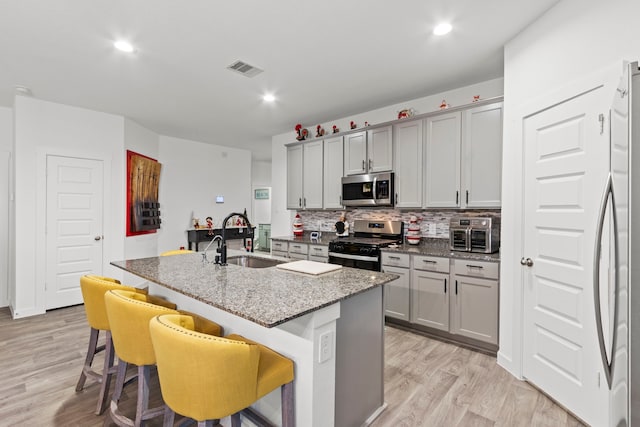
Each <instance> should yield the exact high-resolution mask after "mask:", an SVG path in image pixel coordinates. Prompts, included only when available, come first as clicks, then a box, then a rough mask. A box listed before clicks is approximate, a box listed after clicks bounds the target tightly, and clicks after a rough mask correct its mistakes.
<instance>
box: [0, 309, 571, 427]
mask: <svg viewBox="0 0 640 427" xmlns="http://www.w3.org/2000/svg"><path fill="white" fill-rule="evenodd" d="M385 334H386V335H385V340H386V341H385V349H386V350H385V351H386V355H385V356H386V367H385V399H386V402H387V403H388V408H387V409H386V410H385V411H384V412H383V413H382V414H381V415H380V417H379V418H378V419H377V420H376V421H375V422H374V424H373V427H388V426H389V427H390V426H393V427H400V426H407V427H412V426H474V427H475V426H553V427H557V426H580V425H582V424H581V423H580V422H579V421H577V420H576V419H575V418H573V417H572V416H571V415H569V414H568V413H567V412H565V411H564V410H562V409H561V408H560V407H558V406H557V405H555V404H554V403H553V402H552V401H551V400H549V399H548V398H547V397H545V396H544V395H543V394H541V393H539V392H538V391H536V390H535V389H534V388H533V387H531V386H530V385H528V384H527V383H524V382H521V381H518V380H516V379H515V378H513V377H512V376H511V375H509V374H508V373H507V372H506V371H505V370H504V369H502V368H500V367H499V366H498V365H497V364H496V360H495V358H494V357H491V356H487V355H485V354H482V353H478V352H475V351H472V350H468V349H465V348H461V347H457V346H455V345H452V344H448V343H443V342H440V341H436V340H432V339H429V338H426V337H423V336H420V335H416V334H413V333H410V332H406V331H402V330H399V329H396V328H392V327H387V328H386V333H385ZM88 339H89V327H88V325H87V323H86V320H85V314H84V308H83V307H82V306H75V307H68V308H64V309H58V310H52V311H49V312H47V313H46V314H44V315H41V316H34V317H29V318H26V319H19V320H12V319H11V316H10V314H9V310H8V309H7V308H1V309H0V372H1V376H0V426H3V427H4V426H61V427H62V426H64V427H68V426H82V427H91V426H101V425H103V423H104V418H105V417H104V415H103V416H96V415H94V410H95V406H96V402H97V396H98V385H97V384H95V383H93V382H92V381H91V380H90V379H89V380H87V384H86V385H85V389H84V390H83V391H82V392H79V393H76V392H75V385H76V382H77V380H78V376H79V374H80V369H81V366H82V363H83V360H84V357H85V353H86V348H87V344H88ZM100 362H101V360H98V359H97V360H96V363H100ZM113 383H115V379H114V381H113V382H112V384H113ZM153 384H154V385H155V388H156V390H155V392H152V398H151V403H152V404H157V403H158V402H159V391H158V390H157V378H155V377H154V379H153ZM112 387H113V385H112ZM121 407H122V408H123V411H124V412H125V414H129V415H131V414H133V412H134V411H135V386H133V385H131V386H129V387H128V388H125V392H124V394H123V398H122V400H121ZM179 421H180V419H179V417H176V422H179ZM107 425H109V424H107ZM160 425H162V421H161V419H157V420H152V421H150V422H148V423H147V426H151V427H153V426H160ZM299 427H305V426H299ZM338 427H342V426H338Z"/></svg>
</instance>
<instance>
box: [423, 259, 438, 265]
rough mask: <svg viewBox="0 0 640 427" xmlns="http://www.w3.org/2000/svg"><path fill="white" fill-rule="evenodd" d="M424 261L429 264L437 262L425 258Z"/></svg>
mask: <svg viewBox="0 0 640 427" xmlns="http://www.w3.org/2000/svg"><path fill="white" fill-rule="evenodd" d="M422 262H426V263H428V264H437V263H436V262H435V261H431V260H430V259H423V260H422Z"/></svg>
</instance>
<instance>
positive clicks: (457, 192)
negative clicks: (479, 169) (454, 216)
mask: <svg viewBox="0 0 640 427" xmlns="http://www.w3.org/2000/svg"><path fill="white" fill-rule="evenodd" d="M459 193H460V192H459V191H456V205H457V204H458V196H459V195H460V194H459Z"/></svg>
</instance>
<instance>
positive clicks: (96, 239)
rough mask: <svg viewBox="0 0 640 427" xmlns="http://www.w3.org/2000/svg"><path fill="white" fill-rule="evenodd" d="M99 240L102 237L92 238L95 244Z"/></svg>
mask: <svg viewBox="0 0 640 427" xmlns="http://www.w3.org/2000/svg"><path fill="white" fill-rule="evenodd" d="M100 239H102V237H100V236H96V237H94V238H93V240H95V241H96V242H97V241H98V240H100Z"/></svg>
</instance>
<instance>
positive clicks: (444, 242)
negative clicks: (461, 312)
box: [272, 233, 500, 262]
mask: <svg viewBox="0 0 640 427" xmlns="http://www.w3.org/2000/svg"><path fill="white" fill-rule="evenodd" d="M272 239H273V240H281V241H285V242H297V243H316V244H320V245H329V242H330V241H332V240H333V239H336V236H335V234H334V233H323V235H322V238H321V239H318V240H317V241H315V240H314V241H312V240H311V239H310V238H309V236H308V234H306V233H305V235H304V236H302V237H294V236H282V237H272ZM381 250H382V251H383V252H400V253H406V254H413V255H429V256H439V257H446V258H454V259H473V260H477V261H490V262H500V252H496V253H493V254H481V253H477V252H460V251H452V250H451V249H449V239H440V238H429V237H426V238H425V237H423V238H422V240H421V241H420V244H419V245H409V244H404V245H399V246H398V247H397V248H383V249H381Z"/></svg>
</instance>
